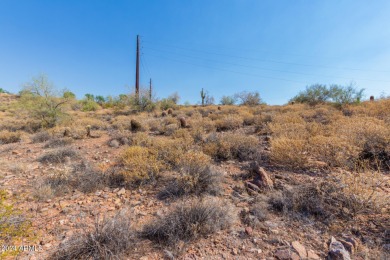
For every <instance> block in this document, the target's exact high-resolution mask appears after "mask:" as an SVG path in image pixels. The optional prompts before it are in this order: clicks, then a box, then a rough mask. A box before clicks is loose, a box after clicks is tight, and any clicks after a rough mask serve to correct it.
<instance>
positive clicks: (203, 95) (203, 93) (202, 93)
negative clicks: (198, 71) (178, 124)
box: [200, 88, 206, 107]
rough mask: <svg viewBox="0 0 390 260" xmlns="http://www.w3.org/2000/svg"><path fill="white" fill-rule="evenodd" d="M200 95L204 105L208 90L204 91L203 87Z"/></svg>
mask: <svg viewBox="0 0 390 260" xmlns="http://www.w3.org/2000/svg"><path fill="white" fill-rule="evenodd" d="M200 97H201V98H202V107H203V106H204V99H205V98H206V92H204V91H203V88H202V91H201V92H200Z"/></svg>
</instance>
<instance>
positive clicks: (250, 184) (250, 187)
mask: <svg viewBox="0 0 390 260" xmlns="http://www.w3.org/2000/svg"><path fill="white" fill-rule="evenodd" d="M245 184H246V186H247V188H248V189H250V190H253V191H256V192H259V191H260V188H259V187H258V186H257V185H255V184H253V183H251V182H249V181H247V182H245Z"/></svg>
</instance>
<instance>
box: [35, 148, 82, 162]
mask: <svg viewBox="0 0 390 260" xmlns="http://www.w3.org/2000/svg"><path fill="white" fill-rule="evenodd" d="M78 156H79V155H78V153H77V152H76V151H75V150H74V149H72V148H69V147H66V148H59V149H56V150H52V151H50V152H47V153H45V154H44V155H42V156H41V157H39V158H38V161H39V162H41V163H64V162H66V161H67V160H68V159H67V158H69V159H75V158H77V157H78Z"/></svg>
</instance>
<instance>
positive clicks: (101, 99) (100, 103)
mask: <svg viewBox="0 0 390 260" xmlns="http://www.w3.org/2000/svg"><path fill="white" fill-rule="evenodd" d="M95 102H96V103H98V104H99V105H103V103H104V102H106V100H105V98H104V97H103V96H96V97H95Z"/></svg>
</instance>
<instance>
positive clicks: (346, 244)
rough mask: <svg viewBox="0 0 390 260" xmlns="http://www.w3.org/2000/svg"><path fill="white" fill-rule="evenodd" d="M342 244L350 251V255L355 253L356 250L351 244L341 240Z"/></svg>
mask: <svg viewBox="0 0 390 260" xmlns="http://www.w3.org/2000/svg"><path fill="white" fill-rule="evenodd" d="M340 242H341V244H343V246H344V248H345V249H347V250H348V252H349V253H350V254H353V253H354V252H355V248H354V246H353V244H352V243H351V242H348V241H345V240H342V239H340Z"/></svg>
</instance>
